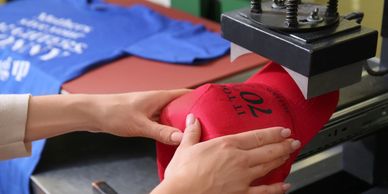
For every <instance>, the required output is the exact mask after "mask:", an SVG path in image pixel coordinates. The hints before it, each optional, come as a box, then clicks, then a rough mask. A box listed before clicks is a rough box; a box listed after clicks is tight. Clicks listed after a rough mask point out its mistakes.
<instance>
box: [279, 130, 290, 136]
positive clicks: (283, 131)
mask: <svg viewBox="0 0 388 194" xmlns="http://www.w3.org/2000/svg"><path fill="white" fill-rule="evenodd" d="M280 135H281V136H282V137H284V138H287V137H290V136H291V129H283V130H282V131H280Z"/></svg>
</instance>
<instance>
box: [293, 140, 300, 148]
mask: <svg viewBox="0 0 388 194" xmlns="http://www.w3.org/2000/svg"><path fill="white" fill-rule="evenodd" d="M301 145H302V144H301V143H300V141H299V140H294V141H292V142H291V147H292V149H293V150H297V149H299V148H300V146H301Z"/></svg>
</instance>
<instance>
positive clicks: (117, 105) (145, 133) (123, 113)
mask: <svg viewBox="0 0 388 194" xmlns="http://www.w3.org/2000/svg"><path fill="white" fill-rule="evenodd" d="M189 91H190V90H188V89H179V90H166V91H147V92H134V93H127V94H117V95H101V96H99V97H98V98H97V101H98V102H97V104H98V105H99V108H98V109H99V110H98V111H99V113H97V115H98V117H97V118H96V126H95V127H94V128H96V129H98V131H101V132H106V133H110V134H113V135H118V136H123V137H134V136H139V137H148V138H152V139H155V140H157V141H160V142H162V143H166V144H170V145H177V144H179V143H180V141H181V140H182V136H183V133H182V132H181V131H180V130H178V129H176V128H173V127H170V126H165V125H161V124H159V123H158V121H159V116H160V113H161V110H162V109H163V107H164V106H165V105H167V104H168V103H169V102H170V101H172V100H173V99H175V98H177V97H179V96H181V95H183V94H186V93H187V92H189Z"/></svg>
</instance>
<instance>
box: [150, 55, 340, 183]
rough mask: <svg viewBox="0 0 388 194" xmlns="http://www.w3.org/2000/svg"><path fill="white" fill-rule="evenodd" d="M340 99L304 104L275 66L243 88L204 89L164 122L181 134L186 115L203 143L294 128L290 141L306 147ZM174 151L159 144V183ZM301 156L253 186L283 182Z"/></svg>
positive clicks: (181, 101) (178, 102)
mask: <svg viewBox="0 0 388 194" xmlns="http://www.w3.org/2000/svg"><path fill="white" fill-rule="evenodd" d="M338 98H339V92H338V91H335V92H331V93H328V94H325V95H323V96H319V97H315V98H312V99H310V100H306V99H304V97H303V95H302V93H301V92H300V90H299V88H298V86H297V85H296V83H295V82H294V80H293V79H292V78H291V77H290V76H289V75H288V73H287V72H286V71H285V70H284V69H283V68H282V67H281V66H280V65H278V64H276V63H273V62H271V63H269V64H267V65H266V66H265V67H264V68H263V69H262V70H261V71H260V72H258V73H257V74H255V75H253V76H252V77H251V78H250V79H248V80H247V81H246V82H244V83H235V84H205V85H203V86H201V87H199V88H197V89H196V90H194V91H192V92H191V93H188V94H186V95H184V96H182V97H179V98H177V99H175V100H174V101H172V102H171V103H170V104H168V105H167V106H166V107H165V108H164V110H163V112H162V115H161V122H162V123H163V124H166V125H170V126H173V127H176V128H178V129H181V130H183V129H184V128H185V118H186V116H187V115H188V114H189V113H193V114H194V115H195V116H196V117H197V118H198V119H199V121H200V123H201V125H202V136H201V141H207V140H210V139H213V138H216V137H220V136H224V135H230V134H236V133H240V132H245V131H249V130H255V129H262V128H268V127H277V126H279V127H285V128H289V129H291V131H292V135H291V137H292V138H294V139H297V140H300V141H301V143H302V148H303V146H305V145H306V144H307V143H308V142H309V141H310V140H311V139H312V138H313V137H314V136H315V135H316V134H317V133H318V131H319V130H320V129H321V128H323V126H324V124H325V123H326V122H327V121H328V120H329V119H330V117H331V115H332V114H333V113H334V111H335V109H336V105H337V103H338ZM176 148H177V147H176V146H169V145H165V144H162V143H157V166H158V172H159V177H160V178H161V180H162V179H163V178H164V171H165V169H166V167H167V165H168V163H169V162H170V160H171V158H172V157H173V155H174V152H175V150H176ZM299 151H300V150H298V151H296V152H294V153H293V154H292V155H291V157H290V158H289V159H288V160H287V161H286V163H285V164H283V165H282V166H281V167H279V168H277V169H275V170H273V171H271V172H270V173H269V174H267V175H266V176H264V177H262V178H258V179H257V180H255V181H254V182H253V183H252V184H253V185H261V184H272V183H277V182H282V181H284V180H285V178H286V177H287V175H288V174H289V172H290V168H291V164H292V163H293V161H294V160H295V159H296V157H297V155H298V153H299ZM236 157H238V156H236ZM219 178H222V177H219Z"/></svg>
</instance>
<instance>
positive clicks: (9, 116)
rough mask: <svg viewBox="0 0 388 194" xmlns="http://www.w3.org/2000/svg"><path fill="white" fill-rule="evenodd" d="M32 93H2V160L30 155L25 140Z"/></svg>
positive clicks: (0, 132)
mask: <svg viewBox="0 0 388 194" xmlns="http://www.w3.org/2000/svg"><path fill="white" fill-rule="evenodd" d="M29 98H30V95H28V94H22V95H0V160H7V159H11V158H16V157H24V156H29V155H30V154H31V143H25V142H24V136H25V132H26V123H27V111H28V102H29Z"/></svg>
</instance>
